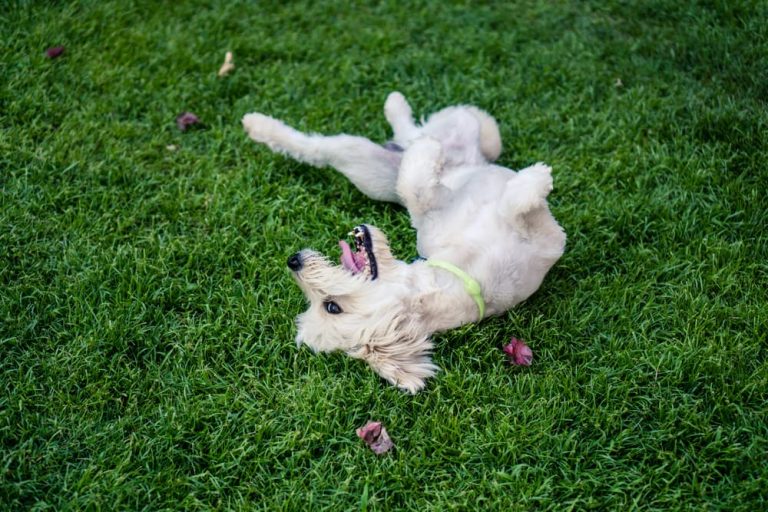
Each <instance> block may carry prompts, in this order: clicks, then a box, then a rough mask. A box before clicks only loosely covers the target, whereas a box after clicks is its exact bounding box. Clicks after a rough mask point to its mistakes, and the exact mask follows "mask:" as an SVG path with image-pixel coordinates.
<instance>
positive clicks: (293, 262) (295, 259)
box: [288, 253, 304, 272]
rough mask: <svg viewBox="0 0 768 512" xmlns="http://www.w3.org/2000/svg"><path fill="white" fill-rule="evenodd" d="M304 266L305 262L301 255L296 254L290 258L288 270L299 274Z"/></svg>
mask: <svg viewBox="0 0 768 512" xmlns="http://www.w3.org/2000/svg"><path fill="white" fill-rule="evenodd" d="M303 266H304V262H303V261H301V254H299V253H296V254H294V255H293V256H291V257H290V258H288V268H289V269H291V270H293V271H294V272H298V271H299V270H301V267H303Z"/></svg>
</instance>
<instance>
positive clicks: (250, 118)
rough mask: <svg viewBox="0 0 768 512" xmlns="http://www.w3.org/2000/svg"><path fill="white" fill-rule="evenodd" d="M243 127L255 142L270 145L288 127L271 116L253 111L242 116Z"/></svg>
mask: <svg viewBox="0 0 768 512" xmlns="http://www.w3.org/2000/svg"><path fill="white" fill-rule="evenodd" d="M243 128H245V131H246V132H247V133H248V136H249V137H250V138H251V139H253V140H255V141H256V142H261V143H264V144H268V145H272V144H273V143H274V142H275V141H277V140H279V138H280V137H281V135H284V132H285V131H286V130H289V128H288V127H287V126H286V125H285V124H284V123H283V122H282V121H278V120H277V119H275V118H273V117H269V116H266V115H264V114H259V113H258V112H254V113H252V114H246V115H244V116H243Z"/></svg>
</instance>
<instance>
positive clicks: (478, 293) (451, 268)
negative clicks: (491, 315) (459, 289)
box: [427, 258, 485, 320]
mask: <svg viewBox="0 0 768 512" xmlns="http://www.w3.org/2000/svg"><path fill="white" fill-rule="evenodd" d="M427 265H429V266H430V267H436V268H442V269H443V270H447V271H448V272H450V273H451V274H453V275H455V276H456V277H458V278H459V279H461V280H462V282H463V283H464V289H465V290H466V291H467V293H468V294H469V295H470V297H472V298H473V299H475V302H476V303H477V309H479V310H480V318H479V320H482V319H483V318H484V317H485V301H484V300H483V290H482V288H480V283H478V282H477V281H476V280H475V279H474V278H472V276H470V275H469V274H467V273H466V272H464V271H463V270H461V269H460V268H459V267H457V266H456V265H454V264H453V263H448V262H447V261H444V260H433V259H432V258H430V259H428V260H427Z"/></svg>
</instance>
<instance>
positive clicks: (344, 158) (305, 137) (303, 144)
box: [243, 113, 401, 202]
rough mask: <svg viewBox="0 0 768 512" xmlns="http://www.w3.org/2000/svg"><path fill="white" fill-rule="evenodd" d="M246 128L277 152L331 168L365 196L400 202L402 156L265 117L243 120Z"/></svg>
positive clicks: (362, 140)
mask: <svg viewBox="0 0 768 512" xmlns="http://www.w3.org/2000/svg"><path fill="white" fill-rule="evenodd" d="M243 127H244V128H245V130H246V131H247V132H248V136H249V137H250V138H251V139H253V140H254V141H256V142H260V143H262V144H266V145H267V146H269V148H270V149H272V150H273V151H276V152H278V153H283V154H286V155H288V156H290V157H292V158H294V159H296V160H298V161H300V162H304V163H306V164H309V165H312V166H315V167H324V166H331V167H333V168H335V169H336V170H338V171H339V172H341V173H342V174H344V176H346V177H347V178H348V179H349V181H351V182H352V183H353V184H354V185H355V186H356V187H357V188H358V189H359V190H360V191H361V192H362V193H363V194H365V195H367V196H368V197H370V198H372V199H377V200H380V201H391V202H399V198H398V196H397V192H396V190H395V184H396V182H397V169H398V166H399V164H400V159H401V153H399V152H397V151H389V150H387V149H385V148H383V147H381V146H380V145H378V144H376V143H374V142H372V141H370V140H368V139H366V138H365V137H357V136H353V135H345V134H341V135H332V136H323V135H317V134H306V133H302V132H300V131H298V130H296V129H294V128H291V127H290V126H288V125H286V124H285V123H283V122H282V121H279V120H277V119H274V118H272V117H269V116H266V115H264V114H259V113H252V114H246V115H245V116H244V117H243Z"/></svg>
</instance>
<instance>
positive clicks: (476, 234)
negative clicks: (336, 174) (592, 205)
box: [243, 92, 565, 393]
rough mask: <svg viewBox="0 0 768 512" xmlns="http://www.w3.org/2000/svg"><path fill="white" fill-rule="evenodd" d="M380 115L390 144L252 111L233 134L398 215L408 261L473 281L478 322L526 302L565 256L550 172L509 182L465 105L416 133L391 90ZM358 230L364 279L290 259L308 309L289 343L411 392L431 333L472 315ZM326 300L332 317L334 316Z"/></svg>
mask: <svg viewBox="0 0 768 512" xmlns="http://www.w3.org/2000/svg"><path fill="white" fill-rule="evenodd" d="M384 113H385V116H386V118H387V121H389V124H390V125H391V126H392V129H393V132H394V136H393V142H394V145H386V146H380V145H378V144H375V143H374V142H371V141H370V140H368V139H366V138H364V137H357V136H351V135H344V134H342V135H334V136H323V135H317V134H305V133H302V132H299V131H297V130H295V129H293V128H291V127H289V126H287V125H286V124H284V123H283V122H281V121H278V120H276V119H273V118H271V117H268V116H265V115H263V114H258V113H253V114H247V115H246V116H244V117H243V126H244V127H245V129H246V131H247V132H248V135H249V136H250V137H251V139H253V140H254V141H257V142H261V143H264V144H266V145H267V146H269V147H270V148H271V149H272V150H274V151H278V152H280V153H284V154H287V155H289V156H291V157H293V158H295V159H296V160H299V161H301V162H305V163H308V164H311V165H314V166H318V167H321V166H331V167H334V168H336V169H337V170H338V171H340V172H341V173H343V174H344V175H345V176H346V177H347V178H349V180H350V181H351V182H352V183H353V184H355V186H357V188H359V189H360V190H361V191H362V192H363V193H364V194H366V195H368V196H369V197H371V198H373V199H379V200H383V201H392V202H396V203H399V204H402V205H403V206H405V207H406V208H407V209H408V212H409V214H410V216H411V222H412V224H413V226H414V227H415V228H416V230H417V249H418V252H419V254H420V255H421V256H422V257H424V258H431V259H436V260H444V261H447V262H450V263H452V264H453V265H455V266H457V267H459V268H461V269H462V270H464V271H465V272H466V273H467V274H469V275H470V276H472V277H473V278H474V279H475V280H476V281H478V282H479V283H480V286H481V288H482V296H483V299H484V301H485V304H486V311H485V316H491V315H498V314H500V313H503V312H504V311H506V310H507V309H509V308H511V307H512V306H514V305H515V304H517V303H519V302H521V301H523V300H525V299H526V298H528V297H529V296H530V295H531V294H533V293H534V292H535V291H536V290H537V289H538V288H539V286H540V285H541V282H542V280H543V279H544V276H545V275H546V273H547V271H548V270H549V269H550V268H551V267H552V265H554V263H555V262H556V261H557V260H558V259H559V258H560V256H561V255H562V254H563V251H564V248H565V233H564V232H563V230H562V229H561V228H560V226H559V225H558V224H557V222H556V221H555V219H554V218H553V217H552V214H551V213H550V211H549V208H548V206H547V201H546V198H547V195H548V194H549V192H550V191H551V190H552V176H551V169H550V168H549V167H548V166H547V165H544V164H542V163H537V164H534V165H532V166H530V167H527V168H525V169H522V170H521V171H518V172H514V171H511V170H509V169H506V168H504V167H501V166H498V165H494V164H492V163H491V162H493V161H494V160H495V159H496V158H498V156H499V154H500V153H501V137H500V135H499V130H498V127H497V125H496V121H495V120H494V119H493V118H492V117H491V116H490V115H489V114H487V113H486V112H484V111H482V110H480V109H478V108H476V107H472V106H455V107H448V108H446V109H443V110H441V111H439V112H437V113H435V114H432V115H431V116H430V117H429V118H428V119H427V121H426V122H424V123H423V124H416V123H415V122H414V120H413V115H412V111H411V107H410V106H409V105H408V103H407V101H406V100H405V98H404V97H403V95H402V94H400V93H398V92H393V93H391V94H390V95H389V97H388V98H387V101H386V103H385V105H384ZM367 228H368V231H369V233H370V238H371V244H372V248H373V254H374V256H375V260H376V263H377V271H378V276H377V277H376V278H375V279H371V275H370V274H368V273H365V272H352V271H350V270H348V269H347V268H345V267H342V266H338V265H335V264H332V263H331V262H330V261H329V260H328V259H327V258H325V257H324V256H322V255H321V254H319V253H317V252H315V251H311V250H303V251H301V252H299V253H297V254H296V255H294V258H296V259H295V260H293V265H291V266H292V267H293V268H294V272H293V274H294V277H295V278H296V281H297V283H298V284H299V286H300V287H301V289H302V290H303V291H304V294H305V295H306V296H307V299H308V300H309V303H310V305H309V309H307V311H306V312H304V313H302V314H301V315H299V316H298V318H297V326H298V333H297V336H296V341H297V343H299V344H301V343H304V344H306V345H308V346H309V347H311V348H312V349H313V350H315V351H323V352H324V351H334V350H342V351H344V352H346V353H347V354H349V355H350V356H352V357H355V358H359V359H363V360H365V361H366V362H368V364H370V365H371V367H372V368H373V369H374V370H375V371H376V372H378V373H379V375H381V376H382V377H383V378H385V379H386V380H388V381H389V382H390V383H392V384H394V385H396V386H398V387H400V388H402V389H405V390H407V391H409V392H411V393H415V392H417V391H418V390H420V389H422V388H423V387H424V385H425V380H426V379H427V378H429V377H431V376H433V375H434V374H435V372H436V371H437V370H438V368H437V366H435V365H434V364H433V363H432V360H431V356H430V354H431V350H432V342H431V340H430V337H431V335H432V334H433V333H434V332H438V331H444V330H447V329H451V328H454V327H457V326H459V325H462V324H465V323H468V322H473V321H476V320H478V306H477V303H476V302H475V300H474V299H473V298H472V297H471V296H470V295H469V294H468V293H467V292H466V290H465V288H464V283H463V282H462V280H461V279H459V278H457V276H456V275H454V274H452V273H451V272H448V271H446V270H444V269H441V268H434V267H431V266H429V265H427V263H426V262H425V261H416V262H414V263H411V264H406V263H404V262H402V261H399V260H396V259H395V258H394V257H393V256H392V254H391V252H390V249H389V244H388V242H387V239H386V237H385V236H384V234H383V233H382V232H381V231H380V230H378V229H376V228H375V227H373V226H368V227H367ZM289 264H290V262H289ZM330 302H333V303H334V304H335V305H336V306H338V308H339V310H338V311H336V310H333V311H334V314H331V313H329V311H328V310H327V308H328V304H329V303H330Z"/></svg>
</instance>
